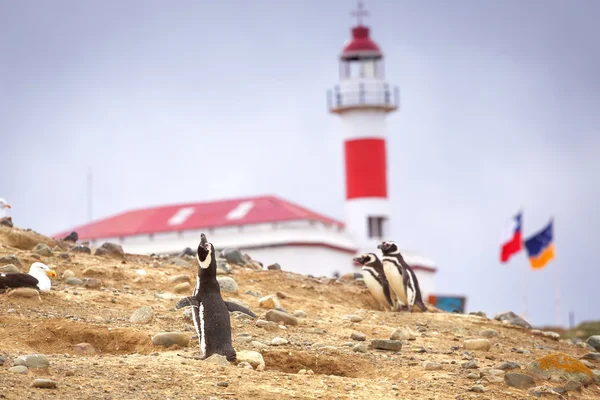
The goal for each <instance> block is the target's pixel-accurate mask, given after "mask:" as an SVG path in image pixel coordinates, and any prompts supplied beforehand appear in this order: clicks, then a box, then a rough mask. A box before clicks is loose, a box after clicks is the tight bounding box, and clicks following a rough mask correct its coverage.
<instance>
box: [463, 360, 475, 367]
mask: <svg viewBox="0 0 600 400" xmlns="http://www.w3.org/2000/svg"><path fill="white" fill-rule="evenodd" d="M461 366H462V367H463V368H464V369H477V368H479V365H477V362H476V361H473V360H471V361H467V362H466V363H463V364H462V365H461Z"/></svg>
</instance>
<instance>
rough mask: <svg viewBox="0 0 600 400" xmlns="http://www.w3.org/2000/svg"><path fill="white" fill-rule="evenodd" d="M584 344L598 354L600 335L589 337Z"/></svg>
mask: <svg viewBox="0 0 600 400" xmlns="http://www.w3.org/2000/svg"><path fill="white" fill-rule="evenodd" d="M585 342H586V343H587V344H588V345H590V346H591V347H593V348H594V349H596V351H598V352H600V335H594V336H590V337H589V338H588V339H587V340H586V341H585Z"/></svg>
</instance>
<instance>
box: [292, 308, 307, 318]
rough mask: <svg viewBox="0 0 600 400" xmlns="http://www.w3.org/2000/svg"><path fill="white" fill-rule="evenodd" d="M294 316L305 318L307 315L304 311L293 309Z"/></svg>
mask: <svg viewBox="0 0 600 400" xmlns="http://www.w3.org/2000/svg"><path fill="white" fill-rule="evenodd" d="M294 316H295V317H298V318H306V317H307V315H306V313H305V312H304V311H302V310H296V311H294Z"/></svg>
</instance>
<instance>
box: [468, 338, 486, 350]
mask: <svg viewBox="0 0 600 400" xmlns="http://www.w3.org/2000/svg"><path fill="white" fill-rule="evenodd" d="M463 345H464V347H465V349H467V350H480V351H489V350H490V349H491V348H492V344H491V343H490V341H489V340H487V339H467V340H465V341H464V342H463Z"/></svg>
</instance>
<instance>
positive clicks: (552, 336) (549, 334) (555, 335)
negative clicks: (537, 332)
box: [542, 331, 560, 342]
mask: <svg viewBox="0 0 600 400" xmlns="http://www.w3.org/2000/svg"><path fill="white" fill-rule="evenodd" d="M542 335H543V336H544V337H548V338H550V339H553V340H556V341H557V342H558V341H559V340H560V335H559V334H558V333H556V332H550V331H546V332H543V333H542Z"/></svg>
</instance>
